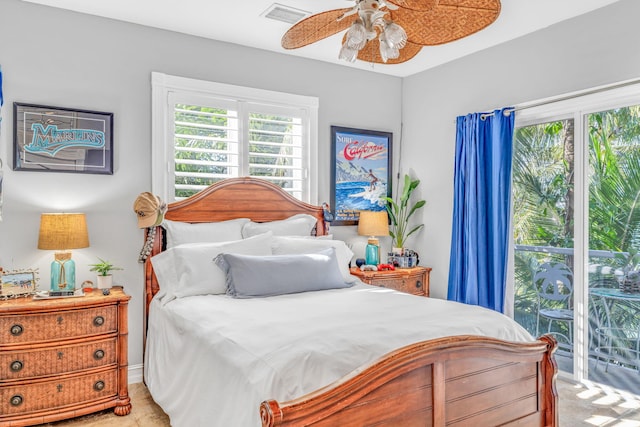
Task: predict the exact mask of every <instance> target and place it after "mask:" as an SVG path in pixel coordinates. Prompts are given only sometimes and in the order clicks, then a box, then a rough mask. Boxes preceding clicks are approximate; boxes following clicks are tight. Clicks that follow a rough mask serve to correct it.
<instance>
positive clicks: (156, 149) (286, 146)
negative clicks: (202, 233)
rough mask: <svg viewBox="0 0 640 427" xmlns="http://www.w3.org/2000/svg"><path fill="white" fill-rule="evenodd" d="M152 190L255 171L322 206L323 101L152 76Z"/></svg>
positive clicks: (187, 188)
mask: <svg viewBox="0 0 640 427" xmlns="http://www.w3.org/2000/svg"><path fill="white" fill-rule="evenodd" d="M152 87H153V164H152V180H153V188H152V191H153V192H154V193H155V194H158V195H160V196H161V197H163V200H166V201H168V202H171V201H174V200H181V199H184V198H186V197H189V196H190V195H192V194H195V193H197V192H198V191H200V190H202V189H204V188H206V187H207V186H209V185H211V184H213V183H215V182H218V181H221V180H223V179H225V178H232V177H240V176H252V177H259V178H262V179H266V180H268V181H270V182H273V183H274V184H276V185H278V186H280V187H282V188H283V189H284V190H286V191H287V192H289V193H290V194H291V195H292V196H294V197H296V198H297V199H299V200H302V201H304V202H307V203H317V188H316V185H317V170H316V169H317V168H316V164H315V163H314V162H315V159H316V157H317V156H316V153H317V116H318V99H317V98H315V97H308V96H300V95H291V94H286V93H281V92H272V91H266V90H260V89H253V88H246V87H240V86H232V85H227V84H221V83H213V82H205V81H200V80H193V79H186V78H181V77H174V76H168V75H165V74H160V73H153V76H152Z"/></svg>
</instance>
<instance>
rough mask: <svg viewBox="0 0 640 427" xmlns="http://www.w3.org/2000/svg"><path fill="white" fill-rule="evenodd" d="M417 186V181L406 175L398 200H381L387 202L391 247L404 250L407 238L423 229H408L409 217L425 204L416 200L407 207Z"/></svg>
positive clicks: (418, 226) (385, 198)
mask: <svg viewBox="0 0 640 427" xmlns="http://www.w3.org/2000/svg"><path fill="white" fill-rule="evenodd" d="M418 185H420V180H419V179H415V180H412V179H411V177H410V176H409V175H408V174H406V175H405V176H404V185H403V189H402V191H401V194H400V200H399V201H398V202H396V201H395V200H393V199H392V198H391V197H384V198H383V199H384V200H385V201H386V202H387V204H386V208H387V213H388V214H389V218H390V219H391V228H390V230H389V235H390V236H391V237H392V239H393V240H392V244H393V247H396V248H404V245H405V243H406V241H407V238H408V237H409V236H411V235H412V234H413V233H415V232H416V231H418V230H420V229H421V228H422V227H424V224H419V225H416V226H414V227H413V228H411V229H409V219H410V218H411V216H412V215H413V214H414V213H415V212H416V211H417V210H418V209H420V208H422V207H423V206H424V205H425V204H426V203H427V202H426V201H424V200H418V201H417V202H416V203H414V204H413V205H411V206H410V205H409V201H410V199H411V194H412V193H413V191H414V190H415V189H416V187H418Z"/></svg>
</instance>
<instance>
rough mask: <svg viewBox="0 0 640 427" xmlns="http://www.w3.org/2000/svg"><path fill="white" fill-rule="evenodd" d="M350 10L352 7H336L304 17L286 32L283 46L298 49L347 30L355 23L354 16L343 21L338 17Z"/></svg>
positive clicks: (283, 37)
mask: <svg viewBox="0 0 640 427" xmlns="http://www.w3.org/2000/svg"><path fill="white" fill-rule="evenodd" d="M349 10H351V8H346V9H334V10H329V11H327V12H321V13H318V14H316V15H312V16H310V17H308V18H305V19H303V20H302V21H300V22H298V23H297V24H295V25H294V26H293V27H291V28H289V31H287V32H286V33H284V36H282V41H281V43H282V47H283V48H285V49H297V48H299V47H303V46H307V45H309V44H311V43H315V42H317V41H318V40H322V39H324V38H327V37H329V36H332V35H334V34H336V33H339V32H340V31H343V30H346V29H347V28H349V26H350V25H351V24H352V23H353V19H354V18H353V17H352V16H348V17H346V18H345V19H343V20H341V21H338V18H340V17H341V16H342V15H344V13H345V12H347V11H349Z"/></svg>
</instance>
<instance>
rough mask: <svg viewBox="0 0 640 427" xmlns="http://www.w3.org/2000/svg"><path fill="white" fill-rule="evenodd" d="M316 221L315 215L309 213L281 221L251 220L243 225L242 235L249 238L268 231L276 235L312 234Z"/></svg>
mask: <svg viewBox="0 0 640 427" xmlns="http://www.w3.org/2000/svg"><path fill="white" fill-rule="evenodd" d="M316 222H317V220H316V218H315V217H314V216H312V215H307V214H297V215H293V216H291V217H289V218H287V219H283V220H280V221H268V222H253V221H250V222H248V223H246V224H244V227H242V237H244V238H247V237H251V236H255V235H257V234H262V233H266V232H267V231H271V232H273V235H274V236H310V235H311V231H312V230H313V227H315V226H316Z"/></svg>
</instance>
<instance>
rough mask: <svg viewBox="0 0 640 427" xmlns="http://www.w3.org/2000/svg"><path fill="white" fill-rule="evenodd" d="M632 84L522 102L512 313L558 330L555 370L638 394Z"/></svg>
mask: <svg viewBox="0 0 640 427" xmlns="http://www.w3.org/2000/svg"><path fill="white" fill-rule="evenodd" d="M639 94H640V89H639V88H635V87H628V88H625V89H624V90H618V91H612V92H607V93H604V94H598V95H592V96H587V97H582V98H576V99H573V100H571V101H569V102H562V103H555V104H547V105H544V106H540V107H536V108H532V109H531V111H526V110H523V111H521V112H519V114H518V116H516V126H517V129H516V132H515V136H514V158H513V203H514V209H513V212H514V213H513V238H514V257H513V259H514V272H515V275H514V302H515V304H514V317H515V319H516V320H517V321H518V322H519V323H520V324H522V325H523V326H524V327H525V328H527V329H528V330H529V331H530V332H531V333H532V334H534V335H541V334H543V333H551V334H553V335H554V336H555V337H556V339H557V340H558V343H559V350H558V352H557V361H558V365H559V368H560V370H561V371H562V372H564V373H567V374H571V375H572V376H573V377H574V378H575V379H577V380H583V379H590V380H593V381H597V382H600V383H604V384H607V385H610V386H613V387H616V388H620V389H625V390H629V391H632V392H634V393H637V394H640V386H638V385H637V384H638V383H640V381H631V380H630V378H634V377H635V378H636V379H637V376H638V375H639V374H638V371H639V370H640V255H639V254H638V251H639V249H640V96H639ZM630 375H633V376H632V377H630Z"/></svg>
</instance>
